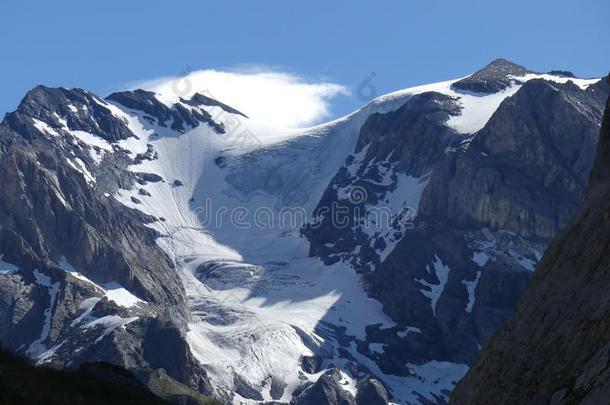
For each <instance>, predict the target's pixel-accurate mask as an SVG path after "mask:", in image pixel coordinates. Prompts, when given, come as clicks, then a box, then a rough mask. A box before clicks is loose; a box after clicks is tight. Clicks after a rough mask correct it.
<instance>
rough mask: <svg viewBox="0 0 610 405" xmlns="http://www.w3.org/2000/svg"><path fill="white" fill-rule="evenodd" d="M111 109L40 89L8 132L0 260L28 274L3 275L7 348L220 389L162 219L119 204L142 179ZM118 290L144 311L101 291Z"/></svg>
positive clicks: (3, 142)
mask: <svg viewBox="0 0 610 405" xmlns="http://www.w3.org/2000/svg"><path fill="white" fill-rule="evenodd" d="M111 107H112V106H110V105H109V104H108V103H106V102H105V101H103V100H101V99H99V98H97V97H96V96H93V95H91V94H90V93H88V92H85V91H82V90H66V89H48V88H44V87H37V88H36V89H34V90H32V91H31V92H30V93H28V95H27V96H26V97H25V98H24V100H23V102H22V104H21V105H20V106H19V108H18V109H17V111H16V112H15V113H11V114H8V115H7V117H6V119H5V121H4V122H3V123H2V124H0V255H1V256H2V258H1V260H3V261H4V262H7V263H10V264H11V265H13V266H15V268H17V269H18V271H17V270H15V271H8V272H3V273H2V274H1V277H0V342H1V343H2V345H3V346H4V347H6V348H7V349H10V350H13V351H17V352H21V353H26V354H27V355H28V356H30V357H32V358H34V359H36V360H37V361H40V362H45V363H49V364H51V365H53V366H57V367H66V366H71V367H75V366H78V365H79V364H81V363H83V362H92V361H99V360H103V361H106V362H110V363H114V364H117V365H120V366H123V367H125V368H128V369H130V370H132V371H134V372H136V373H137V372H138V370H141V369H148V368H164V369H166V370H167V372H168V373H169V375H170V376H172V377H174V378H175V379H177V380H180V381H181V382H183V383H185V384H187V385H189V386H191V387H193V388H196V389H198V390H201V391H203V392H210V391H211V387H210V385H209V382H208V381H207V377H206V373H205V371H204V370H203V369H202V368H201V366H199V365H198V363H197V362H195V361H194V359H193V357H192V354H191V353H190V350H188V348H187V347H186V343H185V341H184V339H185V338H184V334H185V330H186V322H187V319H188V310H187V307H186V297H185V293H184V289H183V286H182V283H181V281H180V279H179V277H178V276H177V274H176V271H175V269H174V266H173V263H172V262H171V261H170V259H169V258H168V257H167V255H166V254H165V253H164V252H163V251H162V250H161V249H160V248H159V247H158V246H157V245H156V243H155V239H156V238H157V236H158V235H157V233H156V232H155V231H153V230H152V229H150V228H149V227H147V226H146V224H147V223H150V222H151V221H155V220H156V219H155V218H152V217H147V216H146V215H143V214H142V213H140V212H138V211H135V210H131V209H129V208H127V207H125V206H124V205H122V204H120V203H119V202H118V201H116V200H115V199H114V198H111V197H110V194H109V193H114V192H115V191H117V190H118V189H120V188H130V187H131V186H132V185H133V184H134V182H135V181H137V177H136V175H134V174H133V173H130V172H129V171H127V170H126V168H127V166H128V165H129V164H132V159H131V157H130V156H129V155H128V153H127V152H126V151H124V150H123V149H121V148H120V147H118V145H116V144H114V143H113V142H114V141H116V140H121V139H126V138H129V137H131V136H134V135H133V134H132V133H131V131H129V129H128V128H127V126H126V125H125V122H124V121H123V120H122V119H121V118H119V117H117V116H115V115H114V114H113V112H112V110H111ZM76 131H85V132H88V133H89V134H91V135H90V136H99V137H100V138H101V139H103V140H105V141H107V142H108V143H109V145H111V146H110V147H111V148H112V153H111V152H107V153H105V154H104V153H99V152H100V151H96V150H94V148H93V147H91V146H90V145H88V144H86V143H84V141H82V140H81V139H80V138H78V137H76V136H75V135H73V134H74V133H76ZM76 272H78V273H79V275H77V276H76V274H77V273H76ZM85 277H86V279H88V280H89V281H87V280H86V279H85ZM108 283H115V284H118V285H120V287H124V288H125V289H126V290H127V291H129V292H130V293H131V294H132V295H133V297H134V299H136V300H140V301H141V302H142V304H141V305H137V306H131V307H129V306H127V307H125V306H121V305H118V304H117V303H116V302H113V301H109V300H108V298H106V297H105V296H104V294H103V293H102V291H101V288H100V287H99V286H102V285H106V284H108ZM87 303H88V304H87ZM94 320H98V324H96V323H93V321H94ZM112 322H114V323H112ZM117 322H118V323H119V324H121V325H122V326H123V327H116V325H117ZM86 325H89V326H86ZM108 325H111V326H108ZM112 325H115V326H114V327H112ZM167 342H170V343H171V344H165V343H167ZM142 346H144V347H142ZM160 353H162V354H163V355H160Z"/></svg>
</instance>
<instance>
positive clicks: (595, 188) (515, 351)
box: [451, 102, 610, 404]
mask: <svg viewBox="0 0 610 405" xmlns="http://www.w3.org/2000/svg"><path fill="white" fill-rule="evenodd" d="M609 145H610V102H609V103H608V105H607V106H606V112H605V118H604V122H603V125H602V132H601V137H600V142H599V145H598V148H597V158H596V160H595V164H594V166H593V170H592V172H591V176H590V184H589V189H588V192H587V198H586V201H585V203H584V207H583V208H582V209H581V210H580V212H579V214H578V215H577V216H576V217H575V219H574V220H573V222H572V223H571V224H570V226H569V227H568V228H567V229H566V230H565V231H564V232H563V233H562V235H561V237H560V238H559V239H557V240H556V241H555V242H554V243H553V244H552V245H551V247H550V248H549V249H548V250H547V252H546V254H545V255H544V258H543V259H542V262H541V263H540V265H539V266H538V270H537V271H536V273H535V274H534V277H533V279H532V283H531V285H530V286H529V288H528V289H527V291H526V292H525V294H524V296H523V298H522V300H521V301H520V304H519V306H518V308H517V311H516V313H515V315H514V317H513V318H512V320H511V321H510V322H509V323H508V324H507V325H506V326H505V327H504V328H503V329H502V330H500V331H499V332H498V333H497V334H496V335H495V336H494V337H493V338H492V339H491V340H490V342H489V344H488V345H487V346H486V347H485V349H484V350H483V352H482V353H481V357H480V359H479V360H478V361H477V363H476V364H475V366H474V367H473V368H472V369H471V371H470V372H469V373H468V374H467V376H466V377H465V378H464V379H463V380H462V381H461V382H460V383H459V384H458V386H457V387H456V389H455V391H454V394H453V397H452V401H451V403H454V404H513V403H536V404H538V403H540V404H542V403H545V404H547V403H548V404H573V403H580V404H602V403H607V402H608V398H610V383H609V381H610V379H609V378H608V376H609V375H610V361H609V358H610V357H609V353H610V349H609V346H608V341H610V334H609V329H608V319H609V318H608V314H609V313H610V307H609V304H608V300H607V286H608V283H609V282H610V261H609V258H608V254H607V246H608V243H609V242H610V227H609V225H608V224H609V222H608V212H609V210H610V203H609V201H610V146H609Z"/></svg>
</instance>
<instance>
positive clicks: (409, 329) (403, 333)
mask: <svg viewBox="0 0 610 405" xmlns="http://www.w3.org/2000/svg"><path fill="white" fill-rule="evenodd" d="M409 332H413V333H421V329H419V328H416V327H414V326H407V329H406V330H404V331H399V332H397V335H398V337H401V338H404V337H407V335H408V334H409Z"/></svg>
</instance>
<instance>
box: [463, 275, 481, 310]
mask: <svg viewBox="0 0 610 405" xmlns="http://www.w3.org/2000/svg"><path fill="white" fill-rule="evenodd" d="M480 278H481V271H480V270H479V271H477V276H476V278H475V279H474V280H472V281H468V280H462V284H464V286H465V287H466V291H468V303H467V304H466V312H468V313H471V312H472V308H473V307H474V300H475V295H474V293H475V291H476V288H477V284H478V283H479V279H480Z"/></svg>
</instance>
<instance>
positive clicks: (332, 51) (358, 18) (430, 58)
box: [0, 0, 610, 116]
mask: <svg viewBox="0 0 610 405" xmlns="http://www.w3.org/2000/svg"><path fill="white" fill-rule="evenodd" d="M2 17H3V18H2V23H1V24H0V37H1V38H2V39H3V41H2V45H3V55H4V57H3V60H2V64H1V68H0V69H1V72H2V75H0V88H1V89H2V98H1V100H0V114H3V113H4V112H6V111H12V110H13V109H14V108H15V107H16V105H17V103H18V102H19V100H20V99H21V98H22V97H23V95H24V94H25V93H26V92H27V91H28V90H29V89H30V88H32V87H33V86H35V85H37V84H45V85H49V86H64V87H81V88H86V89H89V90H92V91H94V92H96V93H98V94H100V95H102V96H105V95H107V94H108V93H109V92H111V91H113V90H117V89H123V88H128V87H132V86H133V85H134V84H135V83H140V82H143V81H149V80H154V79H156V78H159V77H171V76H176V75H179V74H181V73H183V72H185V71H186V70H197V69H215V70H216V71H236V70H237V71H243V69H244V67H247V68H250V69H251V68H252V66H256V67H257V68H258V69H267V70H273V71H276V72H277V71H279V72H287V73H292V74H294V75H297V76H298V77H300V78H305V79H306V80H307V81H309V82H311V83H318V82H321V81H324V82H330V83H338V84H341V85H343V86H345V88H347V89H348V90H351V91H352V95H351V96H350V95H345V94H339V95H337V96H336V97H335V98H334V99H333V100H332V102H331V103H330V105H329V106H328V108H329V109H330V111H327V113H328V114H326V115H330V116H338V115H341V114H344V113H347V112H350V111H351V110H353V109H355V108H357V107H359V106H360V105H361V104H362V100H361V99H360V98H361V97H360V98H359V97H356V96H355V95H354V94H356V89H357V88H358V86H359V84H360V83H362V82H363V81H364V80H366V79H367V78H368V77H371V76H374V77H372V84H373V85H374V88H375V91H376V93H377V94H383V93H387V92H390V91H393V90H398V89H401V88H405V87H409V86H413V85H417V84H422V83H428V82H434V81H441V80H446V79H451V78H455V77H459V76H464V75H466V74H468V73H470V72H472V71H474V70H476V69H478V68H480V67H482V66H483V65H485V64H486V63H488V62H490V61H491V60H493V59H494V58H497V57H505V58H507V59H510V60H512V61H514V62H517V63H520V64H522V65H525V66H527V67H529V68H530V69H532V70H536V71H548V70H551V69H568V70H572V71H573V72H574V73H576V74H577V75H579V76H582V77H599V76H602V75H606V74H607V73H608V72H609V71H610V40H609V38H610V23H609V21H610V2H609V1H607V0H579V1H565V0H555V1H547V0H544V1H532V0H528V1H522V0H515V1H510V2H509V1H503V2H499V1H489V0H488V1H479V0H476V1H474V0H473V1H468V0H466V1H453V0H451V1H449V0H445V1H441V0H426V1H423V0H408V1H407V0H403V1H398V0H395V1H383V0H380V1H374V2H373V1H370V2H369V1H342V0H334V1H329V0H326V1H307V2H300V3H297V2H294V1H285V0H284V1H280V0H266V1H264V0H261V1H245V0H244V1H227V0H217V1H215V2H209V1H174V2H172V3H170V2H161V1H155V0H149V1H139V0H133V1H125V0H122V1H118V0H104V1H82V0H80V1H73V0H66V1H53V2H51V1H27V0H21V1H13V0H9V1H5V2H3V5H2Z"/></svg>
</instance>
